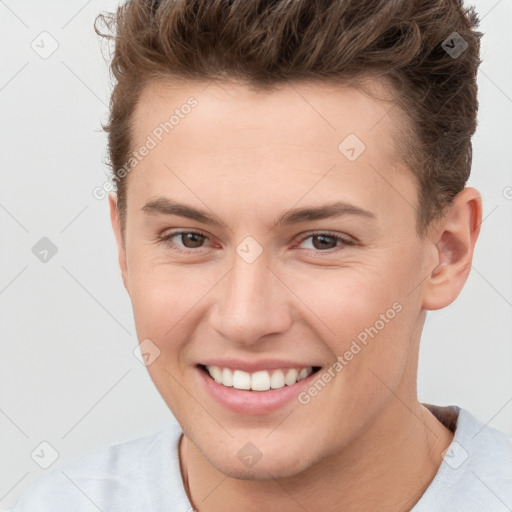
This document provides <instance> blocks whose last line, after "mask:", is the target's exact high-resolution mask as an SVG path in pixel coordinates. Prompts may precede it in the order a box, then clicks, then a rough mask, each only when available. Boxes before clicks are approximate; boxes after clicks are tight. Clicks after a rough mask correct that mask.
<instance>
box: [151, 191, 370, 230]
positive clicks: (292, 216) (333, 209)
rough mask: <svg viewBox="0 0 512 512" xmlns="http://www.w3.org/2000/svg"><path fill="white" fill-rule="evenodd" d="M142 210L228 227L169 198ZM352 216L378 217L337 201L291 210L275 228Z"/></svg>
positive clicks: (203, 211)
mask: <svg viewBox="0 0 512 512" xmlns="http://www.w3.org/2000/svg"><path fill="white" fill-rule="evenodd" d="M142 210H143V211H144V212H145V213H147V214H149V215H177V216H179V217H186V218H187V219H192V220H195V221H197V222H201V223H203V224H208V225H211V226H225V225H226V224H225V223H224V222H223V221H222V220H221V219H220V218H219V217H217V216H216V215H215V214H210V213H208V212H206V211H205V210H201V209H198V208H194V207H192V206H189V205H187V204H183V203H180V202H177V201H174V200H172V199H169V198H167V197H158V198H156V199H153V200H150V201H148V202H147V203H146V204H145V205H144V206H143V207H142ZM352 215H357V216H361V217H364V218H368V219H375V218H376V217H377V216H376V214H375V213H374V212H371V211H369V210H364V209H363V208H360V207H358V206H355V205H352V204H350V203H345V202H343V201H337V202H334V203H329V204H326V205H322V206H315V207H304V208H295V209H293V210H289V211H287V212H285V213H284V214H283V215H282V216H281V217H280V218H279V219H278V220H277V222H275V223H274V226H284V225H291V224H299V223H301V222H311V221H315V220H322V219H328V218H335V217H341V216H352Z"/></svg>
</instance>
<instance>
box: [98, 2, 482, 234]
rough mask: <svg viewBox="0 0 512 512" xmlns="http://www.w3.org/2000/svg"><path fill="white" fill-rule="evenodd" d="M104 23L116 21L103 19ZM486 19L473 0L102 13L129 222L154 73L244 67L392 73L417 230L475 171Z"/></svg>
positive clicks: (341, 74)
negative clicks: (129, 188) (136, 139)
mask: <svg viewBox="0 0 512 512" xmlns="http://www.w3.org/2000/svg"><path fill="white" fill-rule="evenodd" d="M100 23H103V25H104V27H106V29H107V30H106V32H102V31H101V30H100V29H99V28H98V25H99V24H100ZM478 24H479V20H478V17H477V14H476V13H475V11H474V8H473V7H469V8H465V7H464V6H463V3H462V0H431V1H424V0H322V1H320V0H162V1H158V0H128V1H127V2H126V3H124V4H123V5H121V6H120V7H119V8H118V9H117V11H116V12H113V13H102V14H100V15H99V16H98V17H97V19H96V23H95V29H96V32H97V33H98V34H99V35H100V36H102V37H105V38H107V39H108V40H109V41H113V42H114V53H113V59H112V63H111V71H112V73H113V75H114V78H115V81H116V83H115V86H114V90H113V92H112V96H111V102H110V117H109V121H108V124H107V125H105V126H104V127H103V128H104V129H105V130H106V131H107V133H108V149H109V160H110V162H109V164H110V166H111V168H112V173H113V180H114V182H115V184H116V190H117V194H118V205H119V210H120V216H121V220H122V223H123V226H124V224H125V215H126V181H127V176H126V172H124V173H119V170H120V169H121V168H122V167H123V166H124V165H125V164H126V162H127V161H128V159H129V155H130V152H131V151H132V147H131V146H132V140H131V138H132V125H131V123H132V119H133V113H134V110H135V107H136V104H137V101H138V99H139V97H140V94H141V92H142V89H143V88H144V86H146V85H147V84H148V83H149V82H151V81H153V80H162V79H163V80H165V79H172V80H181V79H186V80H194V81H196V80H198V81H211V80H214V79H226V78H234V79H236V80H240V81H242V82H247V83H248V84H250V85H251V86H253V87H256V88H261V89H268V88H272V86H277V85H278V84H281V85H282V84H285V83H286V82H294V81H304V80H311V81H321V82H333V83H340V82H342V83H343V82H346V83H354V82H355V83H357V81H358V80H359V79H364V78H365V77H369V76H379V77H381V78H383V79H385V80H387V81H388V82H389V83H391V84H392V88H393V89H394V92H395V96H396V101H397V102H398V104H399V105H400V107H401V111H402V112H403V113H405V114H406V116H407V118H408V120H409V121H410V123H409V124H410V127H409V135H408V136H405V137H404V140H402V141H400V142H399V144H400V145H401V146H400V147H403V148H405V149H406V150H405V151H403V152H402V153H403V154H402V155H401V156H402V157H403V160H404V162H405V163H406V164H407V165H408V167H409V168H410V169H411V171H412V172H413V173H414V174H415V175H416V176H417V179H418V185H419V211H418V216H417V223H418V231H419V232H423V231H424V230H425V229H426V227H427V226H428V225H429V224H430V222H431V221H432V220H433V219H434V218H436V217H438V216H440V215H442V213H443V212H444V210H445V208H446V206H448V205H449V204H450V203H451V201H452V199H453V197H454V196H455V195H456V194H457V193H458V192H460V191H461V190H462V189H463V188H464V186H465V184H466V181H467V179H468V177H469V173H470V169H471V160H472V145H471V136H472V135H473V133H474V131H475V129H476V116H477V109H478V101H477V84H476V75H477V70H478V66H479V64H480V62H481V61H480V58H479V54H480V37H481V36H482V34H481V33H480V32H477V31H475V30H474V29H475V28H476V27H477V26H478Z"/></svg>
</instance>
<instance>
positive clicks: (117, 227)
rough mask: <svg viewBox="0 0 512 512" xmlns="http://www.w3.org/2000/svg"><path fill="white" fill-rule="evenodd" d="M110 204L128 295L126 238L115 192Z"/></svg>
mask: <svg viewBox="0 0 512 512" xmlns="http://www.w3.org/2000/svg"><path fill="white" fill-rule="evenodd" d="M108 204H109V207H110V222H111V223H112V229H113V230H114V235H115V237H116V244H117V254H118V258H119V267H120V269H121V277H122V278H123V284H124V287H125V288H126V291H127V292H128V294H129V293H130V290H129V288H128V284H127V283H128V266H127V264H126V248H125V243H124V237H123V233H122V230H121V217H120V216H119V208H118V206H117V195H116V194H115V193H114V192H110V193H109V194H108Z"/></svg>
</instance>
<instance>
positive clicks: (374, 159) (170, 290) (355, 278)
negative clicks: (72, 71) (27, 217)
mask: <svg viewBox="0 0 512 512" xmlns="http://www.w3.org/2000/svg"><path fill="white" fill-rule="evenodd" d="M373 87H374V90H375V91H378V92H379V93H380V94H382V95H383V96H385V95H386V93H387V92H389V91H388V90H387V89H386V87H385V85H384V84H380V83H377V82H375V83H373ZM190 96H194V97H195V98H196V99H197V101H198V105H197V107H196V108H195V109H193V110H192V112H191V113H190V114H189V115H188V116H186V117H185V118H184V119H182V120H181V121H180V123H179V125H177V126H176V127H175V128H174V130H173V131H172V132H171V133H170V134H169V135H167V136H166V137H164V138H163V140H162V141H161V142H160V143H159V144H158V145H157V146H156V147H155V148H154V149H152V150H151V151H150V152H149V154H148V155H147V156H146V157H145V158H144V159H143V160H142V161H141V162H140V163H139V164H138V165H137V167H136V168H135V169H134V170H133V171H132V172H131V173H130V174H129V176H128V192H127V215H126V226H125V232H124V235H123V230H122V225H121V221H120V217H119V212H118V209H117V202H116V196H115V194H113V193H112V194H110V195H109V203H110V214H111V221H112V226H113V229H114V233H115V236H116V240H117V245H118V251H119V263H120V268H121V273H122V277H123V282H124V284H125V287H126V289H127V291H128V293H129V295H130V298H131V301H132V305H133V312H134V317H135V324H136V330H137V335H138V339H139V340H141V341H142V340H145V339H148V338H149V339H150V340H151V341H152V342H153V343H154V344H155V345H157V346H158V348H159V350H160V356H159V357H158V358H157V359H155V360H154V362H153V363H152V364H150V365H149V366H148V371H149V373H150V376H151V378H152V380H153V382H154V383H155V385H156V387H157V389H158V390H159V392H160V394H161V395H162V397H163V399H164V400H165V402H166V403H167V405H168V406H169V408H170V409H171V410H172V412H173V414H174V415H175V417H176V418H177V420H178V422H179V423H180V425H181V427H182V429H183V432H184V436H183V437H182V439H181V442H180V447H179V452H180V464H181V470H182V475H183V480H184V483H185V485H186V487H187V490H188V494H189V499H190V500H191V503H192V504H193V506H194V507H195V508H196V509H198V510H200V511H202V512H207V511H218V510H222V511H235V510H246V511H256V510H258V511H259V510H266V511H280V512H283V511H285V512H286V511H292V510H293V511H295V510H308V511H311V510H324V511H331V510H351V511H355V512H357V511H370V510H371V511H373V510H377V509H378V510H380V511H387V510H401V511H405V510H410V509H411V508H412V507H413V505H414V504H415V503H416V502H417V501H418V500H419V498H420V497H421V494H422V493H423V492H424V490H425V489H426V488H427V487H428V485H429V484H430V482H431V481H432V479H433V478H434V476H435V474H436V472H437V470H438V469H439V466H440V464H441V461H442V452H443V451H444V450H445V449H446V447H447V446H448V445H449V443H450V442H451V441H452V439H453V434H452V433H451V432H450V431H449V430H448V429H447V428H445V427H444V426H443V425H442V424H441V423H440V422H439V421H438V420H437V419H436V418H435V417H434V416H433V415H432V414H431V413H430V412H429V411H428V410H427V409H426V408H425V407H424V406H423V405H422V404H420V403H419V401H418V399H417V394H416V374H417V361H418V347H419V342H420V336H421V331H422V328H423V324H424V320H425V315H426V311H427V310H435V309H439V308H443V307H446V306H447V305H449V304H451V303H452V302H453V301H454V300H455V298H456V297H457V295H458V294H459V292H460V291H461V289H462V287H463V285H464V283H465V281H466V279H467V277H468V274H469V271H470V268H471V259H472V255H473V249H474V245H475V242H476V239H477V237H478V233H479V228H480V223H481V215H482V212H481V198H480V195H479V193H478V192H477V191H476V190H474V189H472V188H466V189H464V190H463V191H462V192H461V193H460V194H458V195H457V197H456V198H455V200H454V202H453V205H452V206H451V208H450V209H449V210H448V212H447V214H446V215H445V216H444V217H443V218H442V219H441V220H439V221H436V222H435V223H433V224H432V226H431V229H430V230H429V232H428V233H427V234H426V235H425V236H424V237H420V236H419V235H418V232H417V229H416V215H417V211H416V210H417V208H418V189H417V182H416V178H415V177H414V175H413V174H412V172H411V171H410V170H409V169H407V168H406V167H405V166H404V165H403V164H402V163H401V160H400V155H398V154H397V153H396V151H394V150H393V141H394V140H395V139H394V138H396V137H398V136H399V135H398V132H397V131H396V128H397V126H399V124H400V123H404V122H405V120H404V118H401V117H400V114H399V113H398V114H397V113H396V109H395V110H394V111H393V112H392V113H390V112H389V111H390V104H389V103H388V102H386V101H381V100H377V99H374V98H371V97H370V96H368V95H366V94H365V93H363V92H361V91H360V90H357V89H354V88H349V87H345V86H340V85H337V86H334V85H326V84H318V83H301V84H294V85H293V86H291V85H286V86H282V87H280V88H279V89H276V90H272V91H266V92H256V91H254V90H252V89H250V88H248V87H247V86H245V85H243V84H240V83H235V82H233V81H224V82H218V83H217V82H215V83H211V84H208V83H192V82H185V83H184V82H181V84H180V85H179V86H178V85H174V86H172V85H171V84H170V83H169V84H156V83H153V84H151V85H149V86H147V87H146V89H145V90H144V92H143V94H142V96H141V99H140V102H139V104H138V105H137V108H136V111H135V117H134V138H133V146H134V148H137V147H140V146H142V145H143V144H144V141H145V140H146V137H147V136H148V135H149V134H151V132H152V130H154V128H155V127H156V126H158V125H159V123H161V122H162V121H163V120H165V119H167V118H168V117H169V115H170V113H172V111H173V110H174V109H175V108H177V107H179V106H180V105H182V104H184V103H185V102H186V100H187V98H189V97H190ZM349 133H353V134H356V135H357V136H358V137H359V139H360V140H362V141H363V142H364V144H365V146H366V149H365V151H364V152H363V153H362V154H361V155H360V156H359V157H358V158H357V159H356V160H355V161H352V162H351V161H349V160H348V159H347V158H346V157H345V156H344V155H343V154H341V153H340V151H338V145H339V144H340V142H341V141H342V140H343V139H344V138H345V137H346V136H347V135H348V134H349ZM157 197H167V198H171V199H173V200H176V201H180V202H183V203H186V204H188V205H190V206H193V207H196V208H200V209H203V210H206V211H207V212H208V213H210V214H214V215H216V216H217V217H218V218H220V219H221V220H222V222H223V223H224V225H222V226H211V225H208V224H204V223H202V222H199V221H196V220H191V219H187V218H184V217H179V216H175V215H165V214H148V213H146V212H145V211H143V210H142V208H143V207H144V205H145V204H146V203H147V202H148V201H150V200H152V199H155V198H157ZM334 201H345V202H347V203H350V204H352V205H355V206H357V207H359V208H362V209H365V210H369V211H371V212H372V213H373V214H374V217H373V218H367V217H365V216H361V215H344V216H340V217H337V218H329V219H323V220H315V221H308V222H302V223H299V224H294V225H283V226H277V225H274V223H275V222H276V220H277V219H278V218H279V217H280V216H281V215H282V214H283V213H285V212H287V211H288V210H290V209H292V208H298V207H305V206H320V205H324V204H327V203H331V202H334ZM171 229H175V230H179V229H184V230H194V231H199V232H200V233H202V234H203V235H205V236H206V238H204V239H201V238H199V242H197V241H196V242H194V241H192V242H191V241H190V240H189V239H187V238H186V237H185V238H184V237H182V236H179V235H178V236H174V237H173V238H172V239H171V241H168V242H167V243H165V242H162V241H159V237H160V236H162V235H165V234H169V231H170V230H171ZM325 231H327V232H330V233H334V234H336V235H339V236H341V237H345V239H348V240H350V241H352V242H353V244H352V245H344V244H343V243H342V242H340V241H336V239H333V238H327V239H324V240H323V242H324V244H323V245H322V239H321V240H320V241H319V239H318V238H315V237H312V236H311V235H312V234H313V235H315V234H316V235H318V234H321V233H322V232H325ZM311 232H313V233H312V234H311ZM308 234H309V237H308V238H305V237H306V236H307V235H308ZM247 236H251V237H253V238H254V239H255V240H256V241H257V243H258V244H259V246H260V247H261V248H262V253H261V255H260V256H259V257H258V258H257V259H256V260H255V261H254V262H252V263H247V262H246V261H245V260H244V259H243V258H241V257H240V256H239V255H238V254H237V252H236V248H237V246H238V245H239V244H240V243H241V242H242V241H243V240H244V239H245V238H246V237H247ZM302 237H304V238H305V239H304V240H303V241H301V240H302ZM176 248H179V249H182V250H184V251H186V254H181V253H179V252H178V251H177V249H176ZM397 302H398V303H399V304H400V305H401V306H402V309H401V311H400V312H399V313H397V314H396V315H395V317H394V318H393V319H392V320H390V321H389V322H388V323H386V325H385V327H384V328H383V329H382V330H380V331H379V333H378V335H376V336H375V337H374V338H373V339H371V340H370V341H369V343H368V344H367V346H365V347H364V348H363V350H361V352H360V353H358V354H357V355H356V356H355V357H354V358H353V359H352V360H351V361H350V362H349V363H348V364H347V365H346V366H345V367H344V368H343V371H341V372H339V373H338V374H337V375H336V377H335V378H334V379H332V380H331V382H330V383H329V384H328V385H327V386H326V387H325V388H324V389H323V390H322V391H321V392H320V393H318V394H317V396H315V397H314V398H312V399H311V401H310V402H309V403H308V404H307V405H302V404H300V403H299V402H298V401H297V400H292V401H291V402H290V403H288V404H286V405H285V406H284V407H282V408H280V409H279V410H277V411H275V412H271V413H268V414H261V415H248V414H234V413H233V412H231V411H229V410H227V409H226V408H224V407H223V406H222V405H220V404H219V403H217V402H216V401H214V400H213V399H212V398H211V397H210V396H209V395H208V394H206V393H205V392H204V391H203V389H202V387H201V383H200V381H199V378H198V370H197V367H196V364H197V363H198V362H200V361H202V360H204V359H206V358H207V357H209V358H212V357H226V356H230V357H236V358H240V359H244V360H254V359H261V358H267V357H268V358H271V359H279V358H285V359H286V358H287V359H290V358H292V359H294V360H298V361H301V362H305V363H306V364H311V365H317V366H322V370H321V372H322V371H325V370H326V369H327V368H329V367H330V366H331V365H332V364H333V362H334V361H335V360H336V356H337V355H340V354H344V353H345V352H346V350H348V349H349V347H350V344H351V342H352V340H354V339H355V338H356V337H357V335H358V334H359V333H361V332H362V331H364V329H365V328H368V327H369V326H373V325H374V324H375V322H376V320H378V319H379V318H380V315H381V314H384V313H386V311H387V310H388V309H389V308H391V307H392V305H393V304H394V303H397ZM247 442H251V443H252V444H253V445H255V446H256V447H257V449H258V450H259V452H261V454H262V457H261V459H260V460H259V461H258V462H257V463H256V464H255V465H254V466H252V467H246V466H245V465H244V464H242V463H241V461H240V459H239V458H238V457H237V452H238V451H239V450H240V449H241V448H242V447H243V446H244V445H245V444H246V443H247Z"/></svg>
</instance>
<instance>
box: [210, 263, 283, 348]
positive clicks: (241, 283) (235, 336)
mask: <svg viewBox="0 0 512 512" xmlns="http://www.w3.org/2000/svg"><path fill="white" fill-rule="evenodd" d="M219 284H221V286H218V287H216V288H217V293H216V295H215V305H214V307H213V308H212V311H211V315H210V326H211V327H212V328H213V329H215V330H216V331H217V332H218V333H219V334H220V335H221V336H222V337H224V338H225V339H227V340H229V341H230V342H232V343H237V344H241V345H254V344H258V342H260V341H261V339H262V338H263V337H264V336H268V335H271V334H279V333H283V332H285V331H286V330H288V329H289V328H290V326H291V322H292V315H291V312H290V307H291V300H290V298H291V295H292V294H291V292H290V291H289V290H288V289H287V287H286V285H285V284H283V282H282V280H280V278H279V277H278V276H277V275H276V274H275V273H274V271H273V270H272V269H271V268H270V267H269V266H268V259H266V258H264V257H261V256H260V257H259V258H257V259H256V260H255V261H253V262H252V263H248V262H246V261H245V260H244V259H243V258H241V257H239V256H238V255H237V254H235V257H234V262H233V267H232V269H231V271H230V272H228V274H227V275H226V276H225V277H224V279H223V280H222V283H219Z"/></svg>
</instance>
